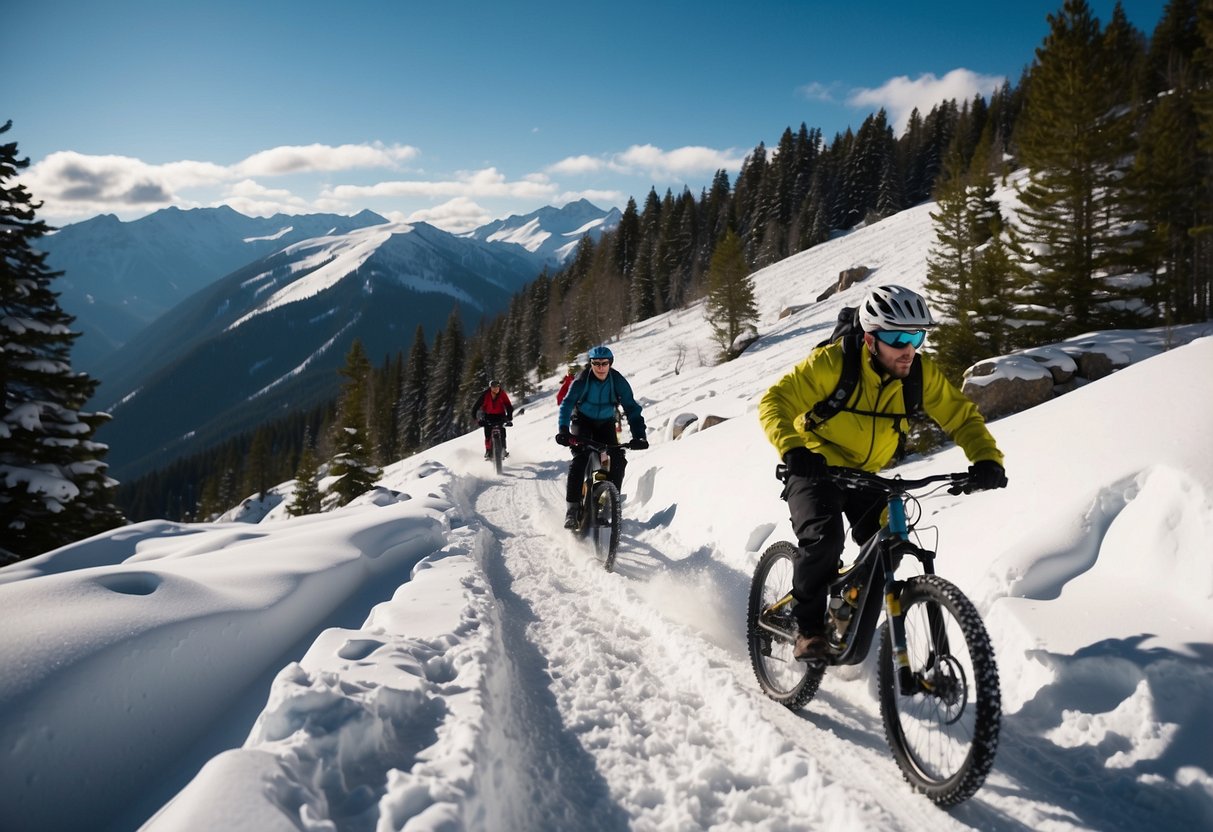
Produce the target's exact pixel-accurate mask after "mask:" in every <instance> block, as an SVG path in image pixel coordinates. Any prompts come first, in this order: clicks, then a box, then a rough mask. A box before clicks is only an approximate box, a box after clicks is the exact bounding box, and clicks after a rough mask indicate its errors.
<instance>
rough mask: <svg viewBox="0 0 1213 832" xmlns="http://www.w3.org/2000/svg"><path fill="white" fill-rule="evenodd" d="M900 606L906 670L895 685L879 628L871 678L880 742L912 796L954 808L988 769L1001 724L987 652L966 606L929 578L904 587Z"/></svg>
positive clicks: (889, 649)
mask: <svg viewBox="0 0 1213 832" xmlns="http://www.w3.org/2000/svg"><path fill="white" fill-rule="evenodd" d="M900 603H901V611H902V616H903V619H904V622H905V633H906V651H907V654H908V658H909V668H908V673H907V672H906V671H903V672H902V674H901V675H902V677H903V678H902V679H901V680H899V678H898V676H899V674H898V667H897V663H896V661H895V659H894V656H893V646H892V638H891V635H890V628H889V627H888V626H887V625H886V626H885V628H884V634H883V636H882V638H881V642H880V671H879V677H878V687H879V690H880V714H881V717H883V719H884V728H885V738H886V739H887V740H888V743H889V748H890V749H892V751H893V756H894V758H895V759H896V760H897V765H898V766H900V767H901V771H902V774H903V775H904V776H905V779H906V781H907V782H908V783H909V784H910V785H911V786H913V787H914V789H915V790H916V791H919V792H922V793H923V794H925V795H926V796H927V797H928V798H930V799H931V800H932V801H934V802H935V803H937V804H939V805H941V806H954V805H956V804H958V803H961V802H963V801H965V800H967V799H968V798H969V797H971V796H972V795H973V794H974V793H975V792H976V791H977V790H978V789H980V788H981V786H982V784H983V783H984V782H985V779H986V775H988V774H989V773H990V768H991V766H993V765H994V752H995V750H996V749H997V748H998V730H999V723H1000V721H1001V717H1002V704H1001V698H1000V693H999V688H998V665H997V664H996V663H995V661H994V648H993V646H992V645H991V644H990V637H989V635H988V634H987V633H986V628H985V625H984V624H982V622H981V616H980V615H979V614H978V612H977V608H976V607H974V606H973V602H972V601H970V600H969V599H968V598H967V597H965V595H964V593H962V592H961V591H960V590H959V589H958V588H957V587H956V586H955V585H953V584H951V583H949V582H948V581H946V580H944V579H943V578H940V577H939V576H937V575H919V576H917V577H914V578H911V579H910V580H908V581H906V583H905V585H904V586H903V588H902V590H901V599H900ZM902 682H906V683H907V684H906V685H905V687H907V688H908V689H905V690H903V684H902Z"/></svg>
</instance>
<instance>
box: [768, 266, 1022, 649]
mask: <svg viewBox="0 0 1213 832" xmlns="http://www.w3.org/2000/svg"><path fill="white" fill-rule="evenodd" d="M859 324H860V328H861V329H862V333H859V334H856V335H852V336H847V337H850V338H852V339H854V340H853V342H852V343H851V344H850V347H849V348H852V349H858V350H861V353H860V355H861V357H866V359H867V360H861V361H859V362H858V363H859V378H858V383H857V384H856V386H855V389H854V391H853V393H852V395H851V396H850V398H849V399H848V400H847V402H846V403H845V404H844V406H843V407H842V408H841V410H840V412H838V413H837V415H834V416H832V417H827V419H826V420H824V421H815V422H814V423H813V424H811V425H810V424H806V418H805V416H806V414H807V413H809V412H810V411H812V410H813V409H814V406H815V405H818V404H819V403H820V402H823V401H825V400H826V399H827V398H828V397H829V396H830V395H831V394H832V393H834V392H835V389H836V386H837V385H838V384H839V380H840V378H841V376H842V371H843V349H844V343H843V341H844V340H845V338H844V339H842V340H838V341H834V342H832V343H829V344H826V345H825V346H822V347H818V348H817V349H815V350H813V351H812V352H811V353H810V354H809V356H808V357H807V358H805V359H804V360H803V361H801V362H800V363H799V364H797V365H796V366H795V367H793V368H792V370H791V371H790V372H789V373H788V374H787V375H785V376H784V377H783V378H781V379H780V380H779V381H777V382H776V383H775V384H774V386H772V387H771V389H770V390H768V391H767V392H766V394H765V395H764V396H763V397H762V400H761V402H760V403H759V405H758V418H759V419H760V420H761V422H762V426H763V429H764V430H765V432H766V435H767V438H768V439H770V441H771V444H772V445H774V446H775V449H776V450H777V451H779V454H780V456H781V457H782V458H783V461H784V463H785V465H786V466H787V473H788V477H787V480H786V484H785V486H784V490H783V498H784V499H785V500H787V501H788V511H789V513H790V514H791V520H792V529H793V531H794V532H795V534H796V539H797V542H798V543H799V549H798V553H797V558H796V560H795V574H794V575H793V580H792V595H793V597H794V598H795V599H796V607H795V611H794V612H795V615H796V619H797V622H798V629H799V634H798V635H797V637H796V645H795V648H794V653H793V654H794V655H795V657H796V658H797V659H801V660H814V659H820V658H822V657H824V656H825V654H826V652H827V649H828V641H827V637H826V633H825V624H824V622H825V604H826V589H827V586H828V584H829V581H830V578H831V577H832V576H833V575H834V574H835V570H836V569H837V568H838V566H839V556H840V555H841V554H842V550H843V547H844V544H845V538H844V530H843V520H842V518H843V515H845V516H846V517H847V519H848V520H850V522H851V531H852V535H853V536H854V538H855V540H856V541H863V540H867V539H868V538H869V537H871V536H872V534H874V533H875V532H876V530H877V529H878V528H879V527H880V515H881V510H882V509H883V507H884V496H883V494H881V493H874V492H862V491H861V492H856V491H853V490H849V489H848V490H844V489H842V488H840V487H838V486H837V485H835V484H834V482H833V481H831V480H830V479H829V478H827V477H825V476H823V475H824V474H825V469H826V466H828V465H830V466H838V467H846V468H858V469H860V470H863V471H869V472H873V473H874V472H876V471H879V470H880V469H881V468H883V467H884V466H885V465H887V464H888V463H889V462H890V460H892V459H893V455H894V453H895V452H896V451H897V448H898V445H899V438H900V436H899V433H900V430H902V429H903V428H904V425H905V416H906V406H905V402H904V399H903V396H902V390H903V387H902V380H903V379H905V378H906V377H907V376H909V375H910V373H911V369H912V368H913V369H914V371H915V372H916V373H917V372H919V370H918V369H917V368H914V365H915V363H917V364H918V365H919V367H920V368H921V381H922V409H923V410H924V411H925V412H926V415H928V416H929V417H930V418H931V419H932V420H934V421H935V422H937V423H938V424H939V426H940V427H942V428H943V429H944V430H945V431H946V432H947V433H948V435H949V436H951V437H952V438H953V439H954V440H955V441H956V444H958V445H960V447H961V448H963V449H964V451H965V454H966V455H967V456H968V458H969V460H970V461H971V462H972V463H973V464H972V465H971V466H970V467H969V474H970V477H971V478H972V485H973V487H974V488H975V489H978V490H982V489H987V488H1002V487H1004V486H1006V484H1007V477H1006V472H1005V471H1004V470H1003V465H1002V463H1003V456H1002V453H1001V452H1000V451H999V450H998V446H997V445H996V444H995V442H994V437H993V436H991V435H990V432H989V430H987V429H986V424H985V420H983V419H982V417H981V414H980V413H979V412H978V410H977V407H976V405H974V404H973V402H972V401H970V400H969V399H968V398H967V397H966V396H965V395H964V394H963V393H961V392H960V390H958V389H957V388H956V386H955V385H953V384H952V383H951V382H949V381H948V380H947V379H946V378H944V375H943V373H942V372H940V370H939V368H938V366H936V364H935V363H934V362H933V361H932V360H931V359H930V358H929V357H927V356H925V355H920V354H918V353H917V350H918V349H919V348H921V347H922V345H923V342H924V341H925V340H926V336H927V328H928V327H931V326H934V324H935V322H934V320H932V318H931V312H930V310H929V309H928V308H927V304H926V300H925V299H923V297H922V296H921V295H919V294H918V293H917V292H914V291H911V290H910V289H907V288H905V287H903V286H879V287H877V288H875V289H873V290H872V291H871V292H869V293H868V295H867V296H866V297H865V298H864V300H863V303H862V304H861V305H860V307H859ZM860 339H862V340H860Z"/></svg>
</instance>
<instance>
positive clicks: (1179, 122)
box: [1131, 0, 1213, 323]
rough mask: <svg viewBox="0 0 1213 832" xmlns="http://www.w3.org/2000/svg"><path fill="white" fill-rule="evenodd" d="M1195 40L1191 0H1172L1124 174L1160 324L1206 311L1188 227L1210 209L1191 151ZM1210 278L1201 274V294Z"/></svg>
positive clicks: (1198, 73)
mask: <svg viewBox="0 0 1213 832" xmlns="http://www.w3.org/2000/svg"><path fill="white" fill-rule="evenodd" d="M1211 8H1213V7H1211ZM1200 47H1201V43H1200V35H1199V31H1198V24H1197V9H1196V3H1195V0H1172V2H1171V3H1169V4H1168V5H1167V8H1166V11H1165V12H1164V15H1163V19H1162V20H1161V21H1160V22H1159V24H1158V26H1157V27H1156V28H1155V30H1154V36H1153V38H1152V39H1151V42H1150V49H1149V55H1148V58H1147V59H1146V60H1145V61H1144V62H1143V63H1144V65H1145V67H1146V72H1145V74H1144V78H1143V81H1142V85H1143V87H1144V90H1143V93H1144V99H1145V107H1146V109H1147V114H1146V116H1145V119H1144V123H1143V124H1142V126H1141V128H1140V131H1139V140H1138V148H1137V153H1136V155H1135V158H1134V167H1133V177H1132V179H1131V182H1132V184H1133V186H1134V188H1133V193H1134V198H1135V199H1134V203H1133V215H1134V216H1135V217H1136V218H1137V219H1138V220H1139V221H1140V224H1141V226H1142V227H1143V228H1145V229H1147V230H1148V238H1147V240H1146V242H1145V245H1144V246H1143V258H1142V264H1143V270H1144V271H1146V272H1147V273H1150V274H1154V275H1158V278H1159V285H1158V291H1157V293H1156V295H1155V297H1154V298H1152V300H1153V301H1154V304H1155V306H1156V308H1157V309H1158V310H1159V312H1160V314H1161V315H1162V317H1163V320H1164V321H1166V322H1167V323H1189V322H1193V321H1202V320H1205V319H1206V317H1207V316H1208V313H1209V311H1210V310H1209V307H1208V305H1207V304H1202V303H1200V300H1199V298H1200V296H1201V289H1200V284H1201V282H1202V277H1201V275H1200V272H1199V271H1198V269H1197V267H1196V261H1197V256H1196V251H1197V245H1198V240H1199V236H1198V235H1197V234H1196V233H1194V231H1195V230H1196V229H1198V228H1200V227H1201V226H1202V225H1203V224H1205V223H1207V222H1209V221H1210V219H1211V217H1210V211H1211V210H1213V206H1211V205H1210V203H1211V202H1213V200H1210V198H1209V196H1210V195H1209V191H1208V184H1207V180H1206V178H1205V176H1204V171H1205V170H1207V169H1208V167H1209V162H1210V157H1209V154H1208V153H1207V152H1204V153H1202V152H1193V149H1194V148H1199V146H1200V116H1199V110H1198V105H1197V101H1198V96H1199V94H1200V90H1201V88H1202V87H1208V86H1209V84H1210V82H1211V81H1213V79H1211V78H1209V77H1207V76H1205V75H1204V73H1203V72H1202V69H1201V64H1200V61H1199V60H1198V53H1199V51H1200ZM1202 76H1204V77H1202ZM1210 279H1213V278H1211V277H1210V276H1208V275H1206V276H1205V277H1204V280H1203V282H1204V283H1205V287H1204V296H1205V297H1206V298H1207V297H1208V281H1209V280H1210Z"/></svg>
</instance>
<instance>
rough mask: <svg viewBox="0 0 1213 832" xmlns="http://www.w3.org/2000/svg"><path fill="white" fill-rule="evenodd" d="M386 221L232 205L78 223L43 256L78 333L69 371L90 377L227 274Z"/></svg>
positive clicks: (45, 242) (46, 241)
mask: <svg viewBox="0 0 1213 832" xmlns="http://www.w3.org/2000/svg"><path fill="white" fill-rule="evenodd" d="M386 222H387V220H386V219H384V218H383V217H381V216H379V215H378V214H375V213H373V212H371V211H363V212H361V213H360V214H356V215H354V216H352V217H346V216H341V215H340V214H307V215H299V216H287V215H285V214H276V215H274V216H272V217H246V216H245V215H243V214H240V213H238V212H236V211H234V210H232V209H231V208H228V207H227V206H222V207H219V208H195V209H193V210H188V211H183V210H181V209H178V208H165V209H164V210H161V211H157V212H155V213H154V214H149V215H148V216H146V217H143V218H141V219H138V220H134V221H132V222H122V221H120V220H119V219H118V218H117V217H115V216H113V215H112V214H104V215H102V216H98V217H93V218H92V219H89V220H85V221H84V222H79V223H74V224H72V225H68V226H65V227H64V228H63V229H61V230H60V231H58V232H56V233H54V234H51V235H49V236H47V237H44V238H43V239H42V240H41V241H40V242H39V248H40V249H41V250H43V251H45V252H47V255H48V256H47V263H48V265H50V267H51V268H53V269H55V270H57V271H62V272H63V276H62V277H61V278H59V279H58V280H57V281H56V282H55V290H56V291H58V292H60V293H61V295H60V298H59V303H60V305H61V306H62V307H63V309H64V311H66V312H68V313H69V314H72V315H74V316H75V317H76V323H75V325H74V327H73V328H74V329H75V331H77V332H79V333H81V337H80V338H79V339H78V340H77V341H76V344H75V348H74V349H73V352H72V363H73V364H74V365H75V366H76V368H77V369H80V370H85V371H88V372H92V370H93V369H94V368H95V367H97V366H98V365H99V364H100V363H101V361H102V360H104V359H105V357H106V356H108V355H109V354H111V353H112V352H113V351H115V350H117V349H118V348H120V347H121V346H122V345H123V344H125V343H127V342H128V341H129V340H130V339H131V338H132V337H134V336H135V335H136V334H137V333H138V332H139V331H140V330H142V329H143V328H144V327H146V326H147V325H148V324H150V323H151V322H152V321H154V320H155V319H156V318H158V317H160V316H161V315H163V314H164V313H165V312H167V311H168V310H169V309H171V308H172V307H174V306H176V305H177V304H178V303H180V302H181V301H183V300H185V299H186V298H187V297H189V296H190V295H192V294H194V293H195V292H197V291H198V290H199V289H202V288H203V287H205V286H207V285H209V284H211V283H213V282H214V281H215V280H218V279H219V278H221V277H223V276H224V275H226V274H230V273H231V272H233V271H235V270H236V269H239V268H240V267H242V266H245V265H247V264H248V263H251V262H252V261H254V260H258V259H260V258H262V257H265V256H267V255H269V254H272V253H273V252H275V251H278V250H279V249H281V248H283V247H284V246H288V245H290V244H292V243H296V242H299V241H301V240H306V239H310V238H313V237H318V236H321V235H331V234H340V233H344V232H346V231H353V230H356V229H359V228H365V227H367V226H372V225H380V224H384V223H386Z"/></svg>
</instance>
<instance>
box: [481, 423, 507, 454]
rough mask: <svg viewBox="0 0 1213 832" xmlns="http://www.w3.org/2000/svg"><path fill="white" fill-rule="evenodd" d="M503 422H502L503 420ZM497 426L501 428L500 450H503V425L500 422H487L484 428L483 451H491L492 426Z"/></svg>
mask: <svg viewBox="0 0 1213 832" xmlns="http://www.w3.org/2000/svg"><path fill="white" fill-rule="evenodd" d="M503 421H504V420H503ZM494 425H497V426H499V427H500V428H501V450H503V451H504V450H505V425H504V424H502V423H501V422H491V421H490V422H488V424H486V425H485V426H484V450H485V451H491V450H493V426H494Z"/></svg>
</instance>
